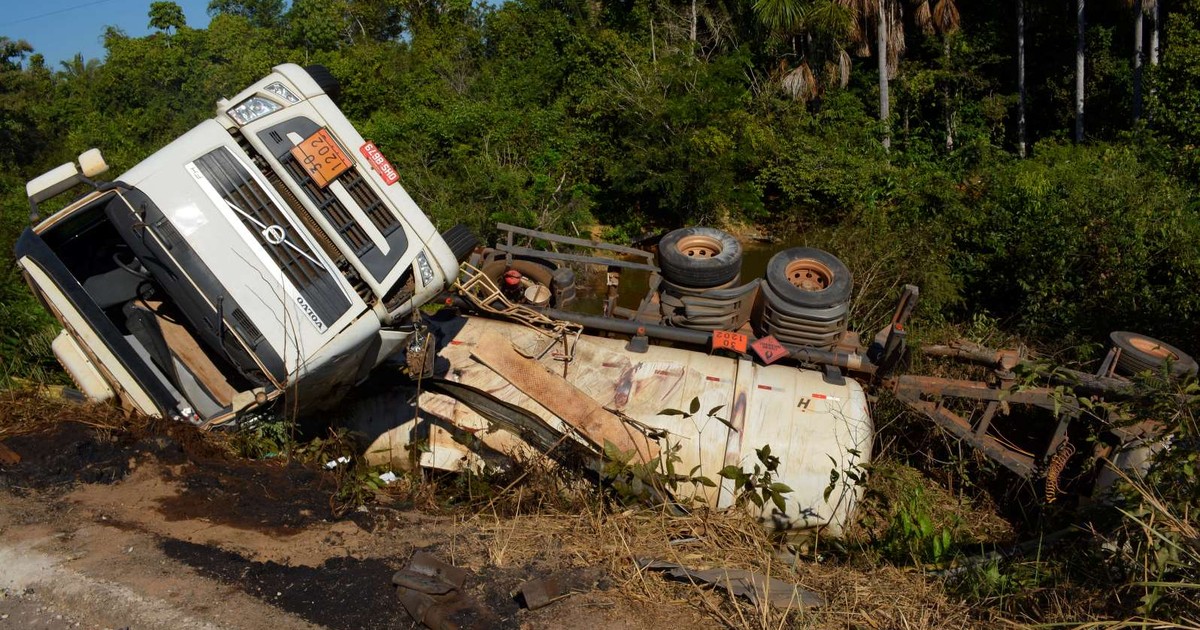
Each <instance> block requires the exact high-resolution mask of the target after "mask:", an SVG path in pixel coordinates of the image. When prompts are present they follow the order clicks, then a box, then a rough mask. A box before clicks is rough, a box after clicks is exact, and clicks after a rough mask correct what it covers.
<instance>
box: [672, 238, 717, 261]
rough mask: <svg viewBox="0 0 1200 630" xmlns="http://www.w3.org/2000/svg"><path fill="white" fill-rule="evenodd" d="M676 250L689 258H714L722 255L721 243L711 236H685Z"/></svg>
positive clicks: (676, 246)
mask: <svg viewBox="0 0 1200 630" xmlns="http://www.w3.org/2000/svg"><path fill="white" fill-rule="evenodd" d="M675 249H677V250H679V253H680V254H683V255H684V256H687V257H688V258H712V257H714V256H717V255H718V254H720V253H721V241H719V240H717V239H715V238H712V237H709V236H685V237H683V238H681V239H679V243H677V244H676V245H675Z"/></svg>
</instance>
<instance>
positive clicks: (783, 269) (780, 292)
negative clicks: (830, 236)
mask: <svg viewBox="0 0 1200 630" xmlns="http://www.w3.org/2000/svg"><path fill="white" fill-rule="evenodd" d="M767 286H768V287H770V289H771V291H772V292H773V293H774V294H775V295H776V296H777V297H778V298H779V299H780V300H782V301H783V302H785V303H787V304H791V305H793V306H798V307H800V308H805V309H813V308H816V309H825V308H830V307H834V306H840V305H843V304H846V303H848V302H849V301H850V292H851V290H852V289H853V287H854V283H853V280H852V279H851V278H850V270H849V269H848V268H847V267H846V264H845V263H843V262H842V261H841V260H838V258H837V256H834V255H833V254H830V253H829V252H826V251H823V250H820V249H817V248H815V247H793V248H791V249H785V250H783V251H781V252H779V253H778V254H775V255H774V256H772V257H771V261H770V262H768V263H767ZM781 310H782V309H781Z"/></svg>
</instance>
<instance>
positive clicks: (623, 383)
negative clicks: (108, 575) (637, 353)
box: [613, 365, 637, 409]
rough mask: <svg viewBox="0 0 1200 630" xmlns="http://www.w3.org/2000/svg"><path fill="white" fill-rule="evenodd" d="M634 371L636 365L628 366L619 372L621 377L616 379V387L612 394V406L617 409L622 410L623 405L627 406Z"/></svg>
mask: <svg viewBox="0 0 1200 630" xmlns="http://www.w3.org/2000/svg"><path fill="white" fill-rule="evenodd" d="M636 371H637V365H630V366H627V367H626V368H625V369H624V370H621V375H620V376H618V377H617V387H616V390H615V391H614V392H613V406H614V407H616V408H617V409H624V408H625V405H627V404H629V395H630V393H631V392H632V391H633V374H634V372H636Z"/></svg>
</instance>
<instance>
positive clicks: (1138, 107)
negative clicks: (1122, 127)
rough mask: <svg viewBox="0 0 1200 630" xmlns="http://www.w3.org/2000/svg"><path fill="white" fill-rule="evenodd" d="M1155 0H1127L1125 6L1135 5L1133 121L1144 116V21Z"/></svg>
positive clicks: (1135, 121)
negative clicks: (1150, 5)
mask: <svg viewBox="0 0 1200 630" xmlns="http://www.w3.org/2000/svg"><path fill="white" fill-rule="evenodd" d="M1153 1H1154V0H1125V6H1131V7H1133V122H1134V123H1137V121H1138V120H1139V119H1140V118H1141V117H1142V62H1143V57H1144V55H1143V54H1142V43H1143V42H1144V41H1145V34H1144V33H1143V28H1142V21H1143V18H1144V17H1145V15H1146V11H1147V10H1148V8H1149V7H1147V6H1146V5H1147V4H1149V3H1151V2H1153Z"/></svg>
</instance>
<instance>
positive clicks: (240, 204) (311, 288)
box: [196, 148, 350, 324]
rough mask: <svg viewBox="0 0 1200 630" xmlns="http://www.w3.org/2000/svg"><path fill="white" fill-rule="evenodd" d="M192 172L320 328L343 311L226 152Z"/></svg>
mask: <svg viewBox="0 0 1200 630" xmlns="http://www.w3.org/2000/svg"><path fill="white" fill-rule="evenodd" d="M196 166H197V167H198V168H199V169H200V171H201V172H202V173H204V176H205V177H206V178H208V181H209V182H210V183H211V184H212V185H213V187H214V188H216V190H217V192H218V194H220V195H221V198H222V199H224V200H225V201H226V202H228V203H229V204H230V205H231V206H232V209H234V211H235V214H236V215H237V216H238V218H239V219H241V221H242V223H243V224H244V225H245V227H246V229H247V230H249V231H250V233H251V234H253V235H254V238H255V239H256V240H257V241H258V244H259V245H261V246H262V248H263V249H264V250H265V251H266V252H267V254H268V255H269V256H270V257H271V259H272V260H273V261H274V262H275V264H276V265H278V266H279V268H280V269H281V270H282V271H283V273H284V275H285V276H286V277H287V278H288V280H290V281H291V283H292V284H293V285H294V286H295V287H296V288H297V289H298V290H299V291H300V293H301V295H302V296H303V297H304V299H305V301H307V302H308V305H309V306H310V307H311V308H312V309H313V311H315V312H316V313H317V314H318V315H319V316H320V318H321V320H323V322H324V323H325V324H329V323H332V322H333V321H334V320H336V319H337V318H338V317H340V316H341V315H342V314H343V313H345V312H346V310H347V309H349V307H350V302H349V300H347V299H346V297H345V295H344V294H343V293H342V291H341V289H340V288H339V287H338V285H337V281H336V280H335V279H334V277H333V275H332V274H331V273H330V272H329V270H327V269H326V268H325V267H324V265H323V264H322V263H321V262H319V259H318V258H317V256H316V254H315V253H314V252H313V250H312V249H311V248H310V247H309V246H308V244H307V242H306V241H305V240H304V239H302V238H299V237H298V236H297V235H296V229H295V228H294V227H293V225H292V223H291V221H289V220H288V218H287V217H286V216H285V215H284V214H283V212H282V210H280V208H279V207H278V206H276V205H275V203H274V202H273V201H271V198H270V197H268V196H267V194H266V192H265V191H264V190H263V189H262V187H261V186H259V184H258V182H257V181H255V180H254V178H253V177H251V175H250V172H249V171H247V170H246V169H245V168H243V167H242V165H241V164H240V163H239V162H238V161H237V160H236V159H235V158H234V157H233V155H232V154H231V153H230V152H229V151H228V150H227V149H225V148H219V149H216V150H214V151H212V152H210V153H208V154H206V155H203V156H201V157H199V158H197V159H196ZM268 239H270V240H268Z"/></svg>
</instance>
